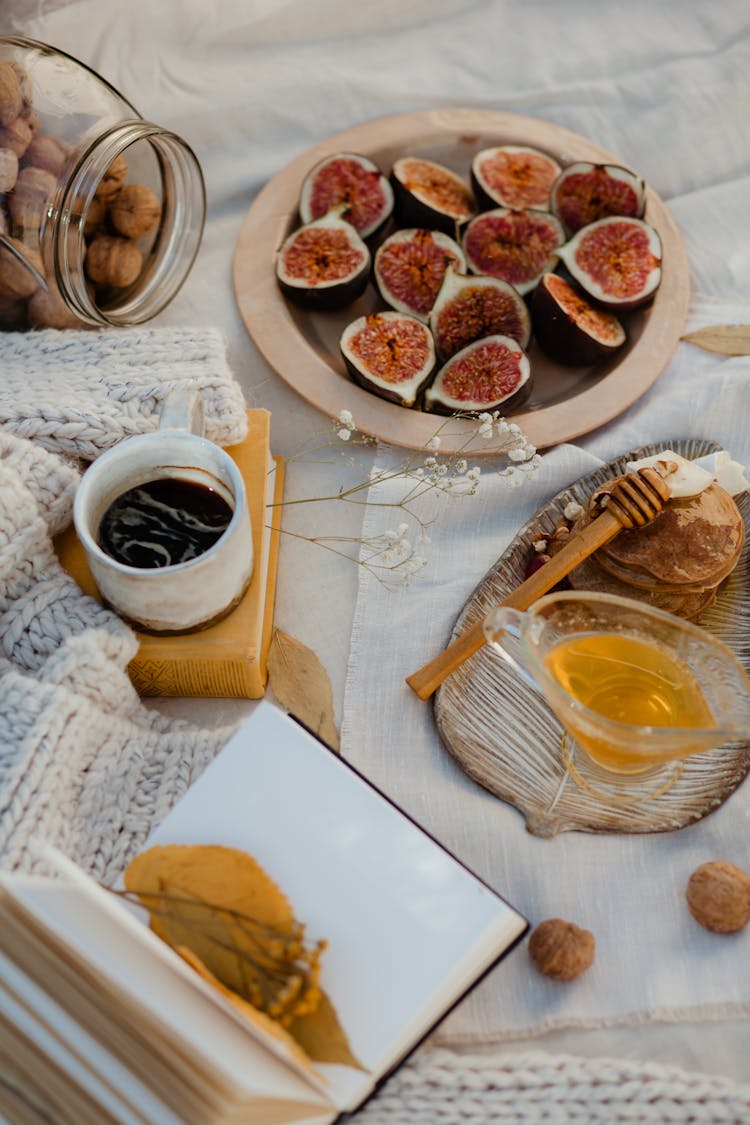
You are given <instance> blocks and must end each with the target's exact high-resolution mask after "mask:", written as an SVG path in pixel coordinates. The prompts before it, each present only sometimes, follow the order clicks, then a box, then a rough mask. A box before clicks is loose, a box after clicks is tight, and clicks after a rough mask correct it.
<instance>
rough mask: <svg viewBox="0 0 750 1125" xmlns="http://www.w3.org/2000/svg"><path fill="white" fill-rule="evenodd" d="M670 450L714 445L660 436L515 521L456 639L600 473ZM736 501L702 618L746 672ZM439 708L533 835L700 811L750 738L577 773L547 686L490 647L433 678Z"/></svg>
mask: <svg viewBox="0 0 750 1125" xmlns="http://www.w3.org/2000/svg"><path fill="white" fill-rule="evenodd" d="M667 448H668V449H674V450H675V452H677V453H681V454H682V455H683V457H687V458H690V459H692V458H695V457H701V456H703V455H704V454H706V453H712V452H714V451H715V450H717V449H718V448H719V447H718V446H717V445H716V443H715V442H708V441H696V440H685V441H674V440H673V441H667V442H661V443H660V444H659V445H651V446H647V447H644V448H643V449H640V450H637V451H634V452H633V453H628V454H626V455H625V456H623V457H621V458H618V460H617V461H613V462H612V463H611V464H609V465H606V466H604V467H603V468H601V469H597V470H596V471H595V472H593V473H590V474H589V475H587V476H585V477H583V478H582V479H581V480H580V481H578V482H577V483H576V484H574V485H573V486H572V487H571V488H568V489H566V490H565V491H564V492H561V493H559V494H558V495H557V496H555V497H554V498H553V499H552V500H550V501H549V502H548V503H547V504H545V505H544V507H542V508H540V510H539V511H538V512H537V513H536V515H534V516H533V517H532V519H531V520H529V522H528V523H527V524H526V525H525V526H524V527H523V528H522V529H521V531H520V532H519V533H518V535H517V536H516V538H515V539H514V540H513V542H512V543H511V544H510V546H509V547H508V549H507V550H506V551H505V552H504V554H503V555H502V556H501V558H500V559H499V560H498V561H497V563H496V564H495V565H494V566H493V567H492V569H491V570H490V571H489V572H488V573H487V574H486V575H485V577H484V578H483V579H482V581H481V582H480V584H479V585H478V586H477V588H476V590H475V591H474V593H473V594H472V595H471V597H470V598H469V600H468V602H467V603H466V605H465V606H464V608H463V610H462V611H461V614H460V616H459V618H458V620H457V622H456V625H455V628H454V630H453V634H452V637H451V639H453V638H455V637H457V636H458V635H459V633H462V632H463V631H464V630H465V629H467V628H469V627H470V626H471V625H472V624H473V623H474V622H475V621H477V620H479V619H480V618H481V617H483V616H485V615H486V614H487V613H488V612H489V610H490V609H492V607H493V606H495V605H497V604H498V602H501V601H502V600H503V598H505V597H507V595H508V594H509V593H510V592H511V590H513V589H515V587H516V586H518V585H519V584H520V583H521V581H522V580H523V575H524V569H525V567H526V563H527V560H528V558H529V554H530V551H531V550H532V544H533V542H534V540H535V539H537V538H538V537H539V532H540V530H541V531H542V533H544V532H545V531H547V532H549V531H551V530H552V529H553V528H554V526H555V524H556V523H557V521H558V520H559V519H560V518H561V517H562V514H563V511H564V509H565V506H566V504H568V503H569V502H570V501H571V500H577V501H578V503H579V504H585V503H586V502H587V500H588V498H589V496H590V495H591V493H592V492H593V491H594V489H595V488H597V487H598V486H599V485H600V484H603V483H604V482H605V481H607V480H611V479H612V477H615V476H619V475H620V474H621V473H624V472H625V462H626V461H629V460H635V459H636V458H637V457H645V456H648V455H649V454H651V453H658V452H659V450H661V449H667ZM737 504H738V507H739V509H740V511H741V512H742V516H743V519H744V521H745V531H746V534H745V546H744V548H743V552H742V555H741V557H740V561H739V563H738V565H737V567H736V568H735V570H734V571H733V572H732V574H731V575H730V577H729V578H728V580H727V582H726V584H725V585H724V586H723V587H722V589H721V591H720V593H719V595H718V597H717V599H716V602H715V604H714V605H713V606H712V608H711V609H710V610H707V611H706V612H705V613H704V614H703V616H702V617H701V622H700V623H701V625H702V626H704V627H705V628H707V629H710V630H711V632H712V633H714V634H715V635H716V636H717V637H719V639H720V640H722V641H723V642H724V643H725V644H726V645H728V646H729V648H731V649H732V650H733V651H734V652H735V653H736V655H737V656H738V657H739V659H740V660H741V661H742V663H743V664H744V666H745V668H746V669H747V671H748V672H750V592H749V591H750V496H749V495H748V493H746V492H745V493H743V494H742V495H741V496H739V497H737ZM435 718H436V720H437V725H438V730H439V731H440V736H441V738H442V740H443V742H444V744H445V746H446V748H447V749H448V751H449V752H450V753H451V755H452V756H453V757H454V758H455V759H456V761H457V762H458V763H459V765H460V766H461V767H462V768H463V769H464V770H465V771H466V772H467V773H468V774H469V775H470V776H471V777H473V778H474V780H475V781H478V782H479V783H480V785H483V786H484V787H485V789H488V790H489V791H490V792H491V793H494V794H495V796H497V797H501V798H502V799H503V800H504V801H507V802H508V803H509V804H511V805H513V806H514V807H515V808H517V809H519V811H520V812H522V813H523V815H524V816H525V818H526V827H527V829H528V830H529V832H531V833H533V834H534V835H535V836H554V835H555V834H556V833H558V832H563V831H569V830H571V829H579V830H581V831H586V832H667V831H671V830H673V829H676V828H682V827H684V826H685V825H686V824H691V823H692V822H693V821H696V820H700V819H701V818H702V817H704V816H706V815H707V814H708V813H710V812H711V811H712V810H713V809H715V808H717V807H718V805H720V804H721V803H722V801H724V800H726V798H727V797H728V796H729V795H730V794H731V793H733V792H734V790H735V789H736V788H737V786H738V785H739V784H740V782H741V781H742V780H743V779H744V777H745V776H746V774H747V772H748V769H750V754H748V746H747V745H746V744H742V745H735V746H730V747H722V748H721V749H718V750H713V751H711V752H710V753H704V754H696V755H694V756H693V757H690V758H685V759H684V760H683V762H682V763H680V767H681V768H680V772H679V776H678V777H677V778H676V780H674V781H673V783H671V784H669V786H668V788H666V789H665V790H664V792H660V789H661V788H662V785H663V779H666V781H667V782H669V781H671V779H672V776H673V774H672V773H671V772H669V771H672V770H673V769H674V767H672V766H669V767H667V769H666V771H664V773H663V774H662V775H660V777H659V778H657V779H655V780H649V779H645V780H643V782H642V783H640V782H638V781H637V779H631V780H629V781H628V782H627V784H625V783H623V784H622V785H618V784H615V785H610V784H608V783H607V781H606V779H605V780H602V776H601V775H600V776H599V777H597V776H596V774H595V773H592V772H591V771H590V770H588V769H586V767H585V766H584V768H583V770H581V771H580V773H579V781H576V780H575V779H574V777H572V776H571V774H570V772H569V770H568V769H566V764H565V760H564V757H563V755H562V753H561V746H562V736H563V729H562V727H561V725H560V723H558V721H557V719H556V718H555V717H554V715H553V714H552V713H551V711H550V710H549V708H548V707H547V705H546V704H545V703H544V701H543V700H542V697H541V696H540V695H538V694H537V693H536V691H534V689H533V688H531V687H530V686H529V685H528V684H527V683H526V682H525V681H524V680H523V679H522V678H521V677H520V676H519V675H518V673H516V672H515V671H513V669H512V668H510V667H509V665H508V664H507V663H506V662H505V661H504V660H503V659H502V657H500V656H499V655H497V654H496V653H495V652H494V650H493V649H491V648H490V647H489V646H485V647H484V648H482V649H480V651H479V652H478V653H476V654H475V655H474V656H472V657H471V658H470V659H469V660H467V661H466V663H465V664H463V665H462V666H461V667H460V668H458V669H457V671H455V672H454V673H453V674H452V675H451V676H449V677H448V679H447V680H446V681H445V682H444V683H443V684H442V686H441V687H440V688H439V689H438V692H437V694H436V696H435Z"/></svg>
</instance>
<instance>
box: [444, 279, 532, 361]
mask: <svg viewBox="0 0 750 1125" xmlns="http://www.w3.org/2000/svg"><path fill="white" fill-rule="evenodd" d="M430 327H431V329H432V334H433V336H434V337H435V344H436V347H437V350H438V353H439V354H440V355H441V356H443V358H445V359H448V358H449V357H450V356H452V355H455V354H456V352H458V351H460V350H461V348H465V347H466V345H467V344H471V343H472V342H473V341H474V340H479V339H481V337H483V336H498V335H499V336H510V337H511V339H513V340H516V341H517V342H518V343H519V344H520V345H521V347H522V348H526V347H527V346H528V343H529V339H530V337H531V318H530V316H529V310H528V308H527V306H526V302H525V301H524V299H523V297H521V296H520V294H519V293H518V291H517V290H516V289H514V288H513V286H512V285H509V284H508V282H507V281H501V280H500V278H497V277H484V276H480V275H477V276H473V277H468V276H466V275H465V274H460V273H457V272H456V271H455V270H454V269H453V268H452V267H451V268H449V269H448V270H447V272H446V275H445V280H444V281H443V285H442V287H441V289H440V292H439V293H438V296H437V300H436V301H435V305H434V307H433V310H432V313H431V314H430Z"/></svg>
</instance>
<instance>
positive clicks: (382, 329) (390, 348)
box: [341, 312, 435, 406]
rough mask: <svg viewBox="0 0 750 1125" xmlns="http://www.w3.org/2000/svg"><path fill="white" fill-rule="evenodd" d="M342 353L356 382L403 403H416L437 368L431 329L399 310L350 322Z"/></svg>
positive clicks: (382, 396)
mask: <svg viewBox="0 0 750 1125" xmlns="http://www.w3.org/2000/svg"><path fill="white" fill-rule="evenodd" d="M341 354H342V355H343V357H344V362H345V363H346V367H347V370H348V371H349V374H350V375H351V376H352V378H353V379H354V380H355V381H356V382H357V383H359V384H360V385H361V386H363V387H365V388H366V389H367V390H369V391H373V392H374V393H375V394H377V395H380V397H381V398H386V399H389V400H390V401H391V402H397V403H399V404H400V405H401V406H412V405H413V404H414V402H415V400H416V398H417V396H418V394H419V393H420V391H421V390H422V388H423V387H424V385H425V383H427V382H428V380H429V379H430V377H431V375H432V372H433V371H434V369H435V345H434V343H433V340H432V333H431V332H430V330H429V328H428V327H427V326H426V325H425V324H422V322H421V321H419V320H416V319H415V318H414V317H412V316H406V315H405V314H404V313H399V312H382V313H372V314H370V315H369V316H361V317H359V318H358V319H357V320H355V321H353V322H352V323H351V324H349V325H347V327H346V328H345V329H344V331H343V333H342V335H341Z"/></svg>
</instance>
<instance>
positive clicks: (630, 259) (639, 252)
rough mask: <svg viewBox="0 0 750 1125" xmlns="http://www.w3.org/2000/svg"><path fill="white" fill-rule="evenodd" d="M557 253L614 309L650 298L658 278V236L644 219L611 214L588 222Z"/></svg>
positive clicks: (595, 297) (604, 305) (602, 303)
mask: <svg viewBox="0 0 750 1125" xmlns="http://www.w3.org/2000/svg"><path fill="white" fill-rule="evenodd" d="M559 254H560V258H561V259H562V261H563V262H564V264H565V266H566V267H567V269H568V271H569V273H570V274H571V275H572V277H573V278H574V280H575V281H576V282H577V283H578V285H580V287H581V289H583V291H584V292H585V293H586V294H587V296H588V297H589V298H590V299H591V300H592V301H593V302H594V303H595V304H597V305H600V306H601V307H602V308H606V309H611V310H612V311H613V312H618V311H619V312H626V311H627V310H629V309H637V308H640V307H641V306H643V305H645V304H647V303H649V302H650V301H652V300H653V298H654V295H655V293H656V290H657V289H658V288H659V284H660V283H661V256H662V247H661V239H660V237H659V234H658V232H657V231H656V230H654V228H653V227H652V226H649V224H648V223H645V222H644V221H643V220H642V219H629V218H625V217H622V216H612V217H610V218H607V219H599V220H597V222H595V223H589V224H588V226H585V227H581V229H580V230H579V231H578V232H577V234H574V235H573V237H572V238H571V239H570V241H569V242H566V243H565V245H564V246H562V247H561V248H560V251H559Z"/></svg>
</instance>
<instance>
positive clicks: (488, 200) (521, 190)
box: [471, 145, 561, 211]
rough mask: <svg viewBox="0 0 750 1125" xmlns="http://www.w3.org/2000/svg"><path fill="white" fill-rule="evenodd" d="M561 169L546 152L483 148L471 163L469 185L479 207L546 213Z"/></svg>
mask: <svg viewBox="0 0 750 1125" xmlns="http://www.w3.org/2000/svg"><path fill="white" fill-rule="evenodd" d="M560 172H561V168H560V165H559V164H558V163H557V161H556V160H553V159H552V157H551V156H548V155H547V153H546V152H540V151H539V149H536V148H527V147H525V146H524V145H499V146H497V147H496V148H485V149H482V151H481V152H478V153H477V155H476V156H475V157H474V159H473V160H472V162H471V182H472V186H473V188H474V192H475V194H476V197H477V199H478V200H479V202H480V204H481V205H482V207H510V208H511V209H512V210H514V211H525V210H527V209H528V208H529V207H533V208H536V209H538V210H540V211H546V210H547V209H548V207H549V197H550V191H551V190H552V185H553V183H554V182H555V180H556V179H557V177H558V176H559V175H560Z"/></svg>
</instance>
